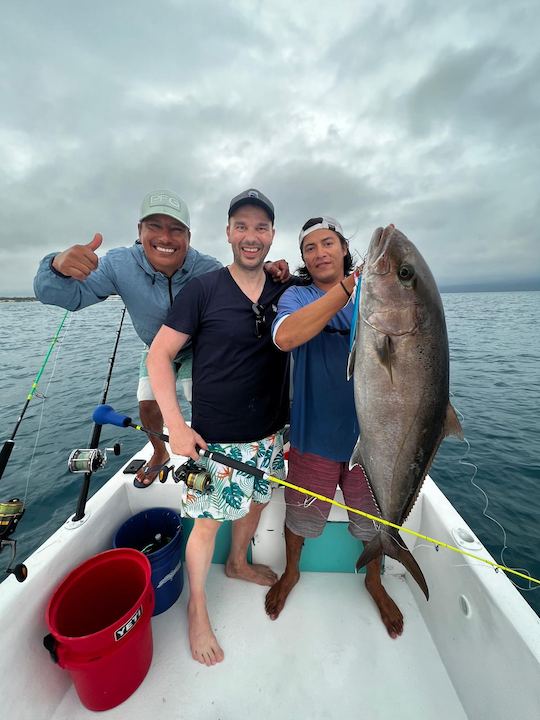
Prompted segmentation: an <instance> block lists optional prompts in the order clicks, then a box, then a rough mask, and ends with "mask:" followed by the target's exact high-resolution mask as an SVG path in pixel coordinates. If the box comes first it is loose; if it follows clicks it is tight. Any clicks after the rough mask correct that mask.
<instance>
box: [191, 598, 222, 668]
mask: <svg viewBox="0 0 540 720" xmlns="http://www.w3.org/2000/svg"><path fill="white" fill-rule="evenodd" d="M188 622H189V644H190V646H191V655H192V657H193V659H194V660H197V662H200V663H202V664H203V665H208V666H210V665H216V664H217V663H219V662H221V661H222V660H223V658H224V657H225V656H224V654H223V650H222V649H221V647H220V645H219V643H218V641H217V638H216V636H215V635H214V633H213V631H212V628H211V626H210V618H209V617H208V611H207V609H206V605H204V606H202V607H201V606H198V607H197V606H195V604H193V603H191V602H190V603H189V605H188Z"/></svg>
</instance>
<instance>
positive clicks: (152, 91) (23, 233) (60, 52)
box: [0, 0, 540, 294]
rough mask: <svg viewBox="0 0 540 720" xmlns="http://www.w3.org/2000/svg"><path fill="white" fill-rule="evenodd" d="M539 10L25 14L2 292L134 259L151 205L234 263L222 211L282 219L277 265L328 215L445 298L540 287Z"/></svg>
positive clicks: (3, 183)
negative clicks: (184, 217) (252, 206)
mask: <svg viewBox="0 0 540 720" xmlns="http://www.w3.org/2000/svg"><path fill="white" fill-rule="evenodd" d="M539 19H540V13H539V11H538V9H537V4H536V3H534V2H533V1H532V0H531V2H525V1H524V0H520V1H519V2H516V3H512V4H511V5H510V4H507V3H506V4H505V3H493V2H487V0H486V1H485V2H484V1H482V2H475V3H474V4H471V3H467V2H465V0H463V1H461V2H460V1H458V2H456V3H454V4H453V5H452V8H450V9H449V8H448V7H446V6H444V7H443V6H441V5H440V4H439V3H437V2H434V1H429V2H423V3H417V2H406V1H405V0H403V1H402V2H382V1H381V2H378V3H376V4H369V5H362V4H355V3H351V2H348V1H347V0H338V1H337V2H336V3H333V4H332V6H331V7H320V8H318V9H317V11H315V10H314V8H313V6H312V5H311V4H310V3H309V2H307V0H306V1H304V0H299V1H298V2H297V3H295V4H294V5H290V4H289V3H286V2H284V0H276V1H275V2H273V3H271V4H266V3H258V4H254V3H252V2H248V0H239V1H238V2H236V3H234V4H224V3H219V2H217V0H215V1H214V0H204V1H203V2H201V3H198V4H197V5H195V4H192V3H187V2H181V1H178V2H174V1H172V0H171V1H169V2H167V1H166V0H161V1H160V2H159V1H156V2H155V3H152V4H146V3H138V4H133V3H130V2H127V0H124V1H119V2H115V3H105V2H94V3H91V4H90V3H71V2H67V0H63V1H60V0H57V1H56V2H52V3H42V2H37V0H30V1H29V2H26V3H24V5H22V4H16V3H11V4H9V5H8V6H7V7H6V8H5V9H4V11H3V23H2V28H1V29H0V47H1V48H2V50H1V51H0V90H1V92H2V100H3V101H2V106H1V107H2V109H1V111H0V164H1V166H2V173H1V174H0V193H1V197H2V198H3V199H4V201H3V202H2V204H1V206H0V227H1V231H0V259H1V261H2V262H1V268H0V281H1V282H0V294H10V293H11V292H14V293H15V292H22V293H26V292H30V288H31V280H32V276H33V274H34V271H35V268H36V266H37V263H38V261H39V259H40V257H41V256H42V255H44V254H45V253H46V252H48V251H52V250H55V249H56V250H59V249H62V248H64V247H67V246H68V245H70V244H72V243H74V242H85V241H88V240H90V239H91V237H92V235H93V233H94V232H96V231H100V232H102V233H103V234H104V237H105V247H106V248H107V247H112V246H114V245H119V244H128V243H131V242H132V241H133V240H134V238H135V232H136V222H137V213H138V206H139V203H140V200H141V198H142V196H143V195H144V194H145V193H146V192H147V191H148V190H150V189H152V188H158V187H170V188H172V189H176V190H177V191H178V192H180V193H181V194H182V195H183V196H184V197H185V199H186V201H187V202H188V204H189V206H190V209H191V213H192V220H193V241H194V244H195V245H196V246H197V247H199V248H200V249H202V250H203V251H205V252H210V253H213V254H215V255H216V256H217V257H219V258H220V259H221V260H228V257H229V248H228V246H227V243H226V241H225V236H224V226H225V221H226V209H227V205H228V201H229V199H230V197H231V196H232V195H234V194H236V193H237V192H238V191H239V190H241V189H243V188H245V187H248V186H250V185H254V186H257V187H260V188H261V189H262V190H263V191H264V192H266V193H267V194H269V195H270V197H272V198H273V199H274V201H275V204H276V208H277V230H278V232H277V236H276V241H275V247H274V249H273V251H272V253H275V254H276V255H284V256H286V257H288V258H289V259H290V260H291V264H292V265H295V264H296V262H297V261H298V259H299V258H298V250H297V242H296V238H297V234H298V230H299V227H300V225H301V224H302V223H303V222H304V220H305V219H306V218H307V217H309V216H311V215H317V214H320V213H322V212H325V213H328V214H333V215H335V216H336V217H338V218H339V219H340V220H341V221H342V223H343V225H344V227H345V229H346V231H347V232H348V233H349V234H350V235H351V236H353V240H352V244H353V246H354V247H356V248H357V250H358V251H360V252H362V251H363V250H365V248H366V246H367V243H368V241H369V238H370V236H371V232H372V230H373V229H374V227H376V226H377V225H383V224H387V223H388V222H394V223H396V224H397V225H398V226H399V227H401V228H402V229H403V230H404V231H405V232H406V233H407V234H408V235H409V236H410V237H411V239H412V240H413V241H415V242H416V243H417V244H418V245H419V247H420V249H421V251H422V252H423V253H424V255H425V256H426V259H427V260H428V262H429V263H430V265H431V267H432V269H433V272H434V274H435V277H436V278H437V279H438V281H439V282H440V283H441V284H443V285H449V284H454V283H456V284H462V283H464V282H469V283H475V282H488V281H501V280H508V279H511V280H512V281H515V282H519V281H520V280H522V279H527V278H531V277H535V276H536V277H538V276H540V261H539V260H538V255H537V253H536V252H535V248H536V247H537V243H538V238H537V231H536V218H537V217H538V209H539V208H538V204H539V200H538V185H539V182H538V180H539V177H538V175H539V171H538V166H539V163H538V139H539V138H538V129H537V128H538V123H537V118H538V115H539V112H538V111H539V107H538V105H539V102H540V100H539V99H540V87H539V84H540V81H539V80H538V78H539V77H540V54H539V53H538V50H537V48H536V46H535V45H534V43H531V42H526V41H524V38H527V37H532V36H534V32H535V28H536V29H538V28H539Z"/></svg>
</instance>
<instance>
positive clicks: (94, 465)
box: [68, 443, 121, 473]
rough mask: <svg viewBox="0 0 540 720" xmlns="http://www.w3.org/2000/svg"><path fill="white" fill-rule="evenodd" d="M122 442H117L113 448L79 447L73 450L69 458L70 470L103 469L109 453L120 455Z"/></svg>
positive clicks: (79, 471)
mask: <svg viewBox="0 0 540 720" xmlns="http://www.w3.org/2000/svg"><path fill="white" fill-rule="evenodd" d="M120 450H121V446H120V443H115V445H114V446H113V447H112V448H105V450H100V449H99V448H78V449H77V450H73V451H72V453H71V455H70V456H69V458H68V470H69V471H70V472H72V473H94V472H96V470H101V468H103V467H105V465H106V464H107V453H113V455H120Z"/></svg>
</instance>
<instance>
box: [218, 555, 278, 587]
mask: <svg viewBox="0 0 540 720" xmlns="http://www.w3.org/2000/svg"><path fill="white" fill-rule="evenodd" d="M225 574H226V575H227V577H230V578H234V579H235V580H247V581H248V582H252V583H256V584H257V585H268V587H270V586H271V585H273V584H274V583H275V582H276V580H277V575H276V573H275V572H274V571H273V570H272V569H271V568H269V567H267V566H266V565H256V564H255V565H249V564H248V563H247V562H244V563H243V564H242V565H236V564H235V563H232V562H231V561H230V560H227V564H226V565H225Z"/></svg>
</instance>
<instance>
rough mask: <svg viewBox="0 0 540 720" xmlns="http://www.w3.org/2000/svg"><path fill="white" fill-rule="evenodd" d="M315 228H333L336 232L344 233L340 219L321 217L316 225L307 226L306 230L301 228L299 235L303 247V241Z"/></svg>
mask: <svg viewBox="0 0 540 720" xmlns="http://www.w3.org/2000/svg"><path fill="white" fill-rule="evenodd" d="M314 230H333V231H334V232H337V233H339V234H340V235H343V228H342V227H341V225H340V224H339V223H338V221H337V220H334V218H331V217H328V216H326V217H323V218H321V222H319V223H317V224H316V225H311V226H310V227H308V228H306V230H300V235H299V236H298V240H299V242H300V247H302V242H303V240H304V238H305V237H307V236H308V235H309V234H310V233H312V232H313V231H314Z"/></svg>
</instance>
